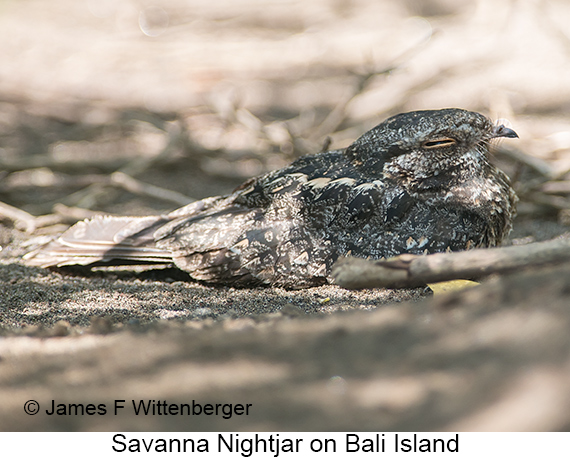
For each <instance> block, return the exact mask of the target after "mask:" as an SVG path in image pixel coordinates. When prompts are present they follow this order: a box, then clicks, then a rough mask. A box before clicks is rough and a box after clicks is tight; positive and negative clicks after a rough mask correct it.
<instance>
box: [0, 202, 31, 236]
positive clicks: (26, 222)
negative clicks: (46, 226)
mask: <svg viewBox="0 0 570 457" xmlns="http://www.w3.org/2000/svg"><path fill="white" fill-rule="evenodd" d="M0 217H5V218H6V219H10V220H11V221H14V225H15V226H16V228H17V229H20V230H25V231H26V232H27V233H33V231H34V230H35V229H36V218H35V217H34V216H32V215H31V214H30V213H27V212H26V211H23V210H21V209H18V208H15V207H13V206H11V205H8V204H7V203H3V202H0Z"/></svg>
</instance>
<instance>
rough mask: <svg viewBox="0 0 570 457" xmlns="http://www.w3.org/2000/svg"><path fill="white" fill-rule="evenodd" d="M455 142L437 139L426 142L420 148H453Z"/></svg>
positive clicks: (448, 139)
mask: <svg viewBox="0 0 570 457" xmlns="http://www.w3.org/2000/svg"><path fill="white" fill-rule="evenodd" d="M455 143H457V141H455V140H454V139H453V138H438V139H437V140H431V141H426V142H425V143H424V144H423V145H422V146H423V148H424V149H439V148H447V147H449V146H453V145H454V144H455Z"/></svg>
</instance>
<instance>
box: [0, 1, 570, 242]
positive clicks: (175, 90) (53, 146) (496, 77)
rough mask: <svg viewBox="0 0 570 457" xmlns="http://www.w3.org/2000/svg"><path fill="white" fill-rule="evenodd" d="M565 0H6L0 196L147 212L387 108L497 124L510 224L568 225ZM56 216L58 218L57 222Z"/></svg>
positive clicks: (27, 202)
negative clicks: (509, 191)
mask: <svg viewBox="0 0 570 457" xmlns="http://www.w3.org/2000/svg"><path fill="white" fill-rule="evenodd" d="M569 23H570V3H568V2H567V1H565V0H504V1H501V2H497V1H495V0H405V1H393V0H309V1H307V0H217V1H215V2H212V1H204V0H168V1H161V0H148V1H147V0H144V1H143V0H141V1H136V0H52V1H50V2H44V1H40V0H2V1H1V2H0V42H1V43H2V45H1V46H0V57H1V62H2V63H1V65H0V201H3V202H5V203H8V204H9V205H12V206H14V207H17V208H20V209H23V210H25V211H26V212H28V213H30V214H31V215H33V216H39V215H51V218H47V219H41V218H40V219H33V221H32V222H30V221H29V220H28V222H26V221H24V222H22V220H20V219H18V217H14V216H10V215H7V214H3V217H5V218H7V219H8V220H15V224H16V226H17V227H19V228H22V227H23V228H25V229H26V230H28V231H29V232H31V231H34V230H37V229H41V227H42V226H44V225H46V226H47V225H50V224H53V223H55V222H68V223H69V222H72V221H73V219H77V218H81V217H82V216H84V215H85V214H87V215H88V213H85V212H80V213H79V214H78V215H77V217H75V216H76V215H75V213H73V212H72V211H70V208H74V209H78V208H82V209H85V210H94V211H95V210H96V211H100V210H102V211H107V212H114V213H129V214H142V213H149V212H161V211H167V210H170V209H172V208H175V207H177V206H180V205H182V204H184V203H186V202H188V201H191V200H192V199H200V198H203V197H206V196H210V195H216V194H219V193H225V192H229V191H231V190H232V189H233V188H234V187H235V186H237V185H239V184H240V183H241V182H242V181H243V180H245V179H247V178H249V177H251V176H254V175H257V174H260V173H263V172H265V171H267V170H271V169H275V168H278V167H281V166H284V165H286V164H287V163H289V162H290V161H291V160H293V159H295V158H296V157H298V156H300V155H303V154H307V153H315V152H318V151H319V150H321V149H322V148H323V146H325V145H327V144H329V142H330V147H331V148H339V147H344V146H347V145H348V144H350V143H351V142H352V141H353V140H354V139H355V138H357V137H358V136H359V135H360V134H361V133H363V132H364V131H366V130H368V129H369V128H371V127H373V126H374V125H376V124H377V123H379V122H380V121H382V120H383V119H384V118H386V117H387V116H389V115H392V114H395V113H397V112H401V111H406V110H415V109H435V108H443V107H461V108H466V109H471V110H476V111H480V112H482V113H484V114H486V115H489V116H491V117H492V118H495V119H503V118H505V119H508V123H509V125H511V126H512V127H513V128H514V129H515V130H516V131H517V132H518V134H519V136H520V140H518V141H509V142H504V143H501V144H500V145H499V147H498V148H497V153H496V156H495V157H494V160H496V161H498V162H499V164H500V166H501V167H502V168H503V169H505V171H507V172H508V173H509V174H510V175H511V177H512V179H513V180H514V181H515V183H516V187H517V190H518V192H519V195H520V196H521V200H522V203H521V206H520V215H521V216H520V217H521V218H522V217H523V216H525V215H527V216H528V215H530V216H531V217H538V216H540V217H547V218H551V219H552V218H555V219H556V220H557V221H558V222H560V221H562V222H564V221H567V220H568V214H567V210H568V208H570V203H569V202H570V200H569V199H568V195H570V181H568V171H569V170H570V118H569V113H570V28H569V27H568V24H569ZM55 215H57V217H55Z"/></svg>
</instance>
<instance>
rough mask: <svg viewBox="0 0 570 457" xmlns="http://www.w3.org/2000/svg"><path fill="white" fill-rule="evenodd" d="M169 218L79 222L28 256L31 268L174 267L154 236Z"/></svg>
mask: <svg viewBox="0 0 570 457" xmlns="http://www.w3.org/2000/svg"><path fill="white" fill-rule="evenodd" d="M169 220H170V218H169V217H168V216H149V217H114V216H102V217H95V218H93V219H90V220H85V221H82V222H78V223H77V224H75V225H74V226H73V227H71V228H70V229H68V230H67V231H66V232H64V233H63V234H62V235H61V236H59V237H58V238H57V239H55V240H53V241H50V242H49V243H47V244H45V245H43V246H41V247H39V248H37V249H35V250H34V251H31V252H29V253H27V254H26V255H25V256H24V261H25V262H26V263H27V264H28V265H34V266H40V267H50V266H58V267H61V266H66V265H90V264H92V263H97V262H111V261H112V262H113V264H117V263H121V262H125V263H133V262H134V263H137V262H141V263H146V262H157V263H171V262H172V254H171V253H170V252H169V251H168V250H165V249H160V248H158V247H156V244H155V240H154V232H155V231H156V229H157V228H158V227H160V226H162V225H163V224H165V223H166V222H168V221H169Z"/></svg>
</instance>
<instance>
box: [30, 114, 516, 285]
mask: <svg viewBox="0 0 570 457" xmlns="http://www.w3.org/2000/svg"><path fill="white" fill-rule="evenodd" d="M500 137H506V138H516V137H517V134H516V133H515V132H514V131H513V130H511V129H509V128H507V127H505V126H503V125H495V124H493V123H492V122H491V121H490V120H489V119H487V118H486V117H485V116H483V115H481V114H478V113H474V112H470V111H465V110H461V109H443V110H437V111H415V112H410V113H404V114H398V115H396V116H393V117H391V118H389V119H388V120H386V121H384V122H382V123H381V124H379V125H378V126H376V127H375V128H373V129H372V130H370V131H368V132H366V133H365V134H364V135H362V136H361V137H360V138H359V139H357V140H356V141H355V142H354V143H352V144H351V145H350V146H349V147H348V148H347V149H344V150H335V151H328V152H322V153H320V154H316V155H312V156H306V157H303V158H301V159H299V160H297V161H295V162H293V163H292V164H291V165H290V166H288V167H286V168H283V169H281V170H276V171H273V172H270V173H267V174H265V175H263V176H261V177H258V178H255V179H251V180H249V181H247V182H245V183H244V184H243V185H241V186H240V187H238V188H237V189H236V190H235V191H234V192H233V193H232V194H230V195H227V196H220V197H211V198H206V199H204V200H201V201H198V202H195V203H192V204H190V205H187V206H184V207H182V208H180V209H178V210H176V211H174V212H172V213H170V214H167V215H163V216H149V217H110V216H109V217H106V216H105V217H96V218H94V219H91V220H86V221H83V222H79V223H77V224H76V225H74V226H73V227H71V228H70V229H69V230H67V231H66V232H65V233H63V234H62V235H61V236H60V237H59V238H58V239H56V240H54V241H52V242H51V243H49V244H47V245H46V246H44V247H43V248H40V249H39V250H37V251H34V252H31V253H29V254H27V255H26V257H25V258H26V260H27V262H28V263H29V264H33V265H40V266H44V267H47V266H64V265H72V264H80V265H89V264H93V263H97V262H99V263H100V262H107V261H114V263H116V261H121V260H123V261H129V263H132V262H133V261H134V262H161V263H164V262H174V264H175V265H176V266H177V267H178V268H180V269H182V270H184V271H186V272H188V274H189V275H190V276H191V277H192V278H194V279H197V280H200V281H205V282H208V283H217V284H230V285H245V286H255V285H271V286H282V287H287V288H302V287H310V286H317V285H320V284H324V283H326V282H327V281H328V280H330V276H329V273H330V271H331V267H332V265H333V263H334V262H335V260H337V259H338V258H339V257H341V256H347V255H353V256H357V257H369V258H372V259H379V258H382V257H391V256H395V255H398V254H402V253H413V254H422V253H434V252H441V251H446V250H451V251H457V250H463V249H470V248H475V247H487V246H495V245H497V244H499V243H500V242H501V240H503V238H504V237H505V236H506V235H507V234H508V233H509V231H510V229H511V221H512V218H513V216H514V214H515V203H516V200H517V198H516V196H515V193H514V191H513V189H512V188H511V186H510V184H509V179H508V178H507V176H506V175H505V174H504V173H503V172H502V171H500V170H498V169H497V168H496V167H495V166H493V165H491V164H490V163H489V161H488V159H487V155H488V153H489V149H488V148H489V142H490V140H492V139H494V138H500Z"/></svg>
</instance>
